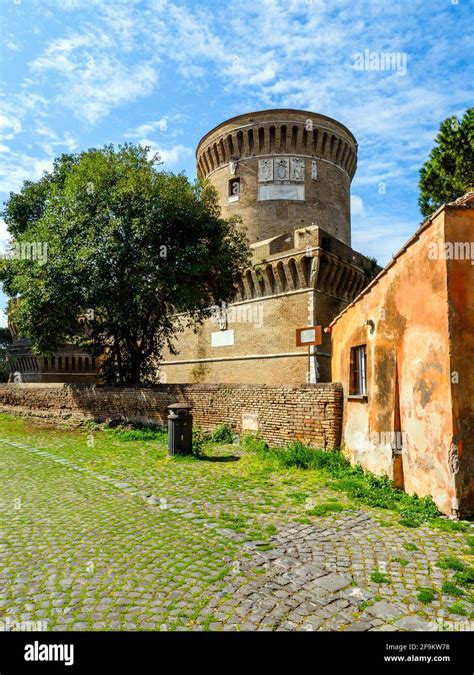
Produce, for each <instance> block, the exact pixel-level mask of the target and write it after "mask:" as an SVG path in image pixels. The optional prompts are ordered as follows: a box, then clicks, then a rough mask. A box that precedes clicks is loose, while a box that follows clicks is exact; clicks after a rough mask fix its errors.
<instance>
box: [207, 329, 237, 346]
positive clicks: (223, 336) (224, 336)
mask: <svg viewBox="0 0 474 675" xmlns="http://www.w3.org/2000/svg"><path fill="white" fill-rule="evenodd" d="M233 344H234V331H233V330H220V331H216V332H215V333H211V347H228V346H230V345H233Z"/></svg>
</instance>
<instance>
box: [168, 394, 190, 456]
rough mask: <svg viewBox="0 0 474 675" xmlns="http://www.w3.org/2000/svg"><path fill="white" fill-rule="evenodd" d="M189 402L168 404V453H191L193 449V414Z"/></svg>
mask: <svg viewBox="0 0 474 675" xmlns="http://www.w3.org/2000/svg"><path fill="white" fill-rule="evenodd" d="M191 409H192V406H191V405H190V404H189V403H172V404H171V405H169V406H168V410H169V413H168V455H189V454H191V452H192V450H193V416H192V415H191V412H190V411H191Z"/></svg>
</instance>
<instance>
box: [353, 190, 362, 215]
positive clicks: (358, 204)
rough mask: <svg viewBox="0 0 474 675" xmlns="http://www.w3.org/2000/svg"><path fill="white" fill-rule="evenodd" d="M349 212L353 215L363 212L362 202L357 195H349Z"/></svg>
mask: <svg viewBox="0 0 474 675" xmlns="http://www.w3.org/2000/svg"><path fill="white" fill-rule="evenodd" d="M351 213H352V215H353V216H360V215H362V214H363V213H364V202H363V201H362V199H361V198H360V197H358V196H357V195H351Z"/></svg>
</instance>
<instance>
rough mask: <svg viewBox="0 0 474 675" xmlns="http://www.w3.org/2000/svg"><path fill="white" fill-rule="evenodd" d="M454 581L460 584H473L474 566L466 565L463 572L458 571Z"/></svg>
mask: <svg viewBox="0 0 474 675" xmlns="http://www.w3.org/2000/svg"><path fill="white" fill-rule="evenodd" d="M454 581H455V582H456V583H458V584H459V585H460V586H471V585H472V584H474V567H465V568H464V570H463V571H462V572H456V574H455V575H454Z"/></svg>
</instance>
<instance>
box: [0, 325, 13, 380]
mask: <svg viewBox="0 0 474 675" xmlns="http://www.w3.org/2000/svg"><path fill="white" fill-rule="evenodd" d="M11 341H12V338H11V335H10V331H9V330H8V328H0V382H8V377H9V374H10V368H9V365H8V351H7V349H8V345H9V344H11Z"/></svg>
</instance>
